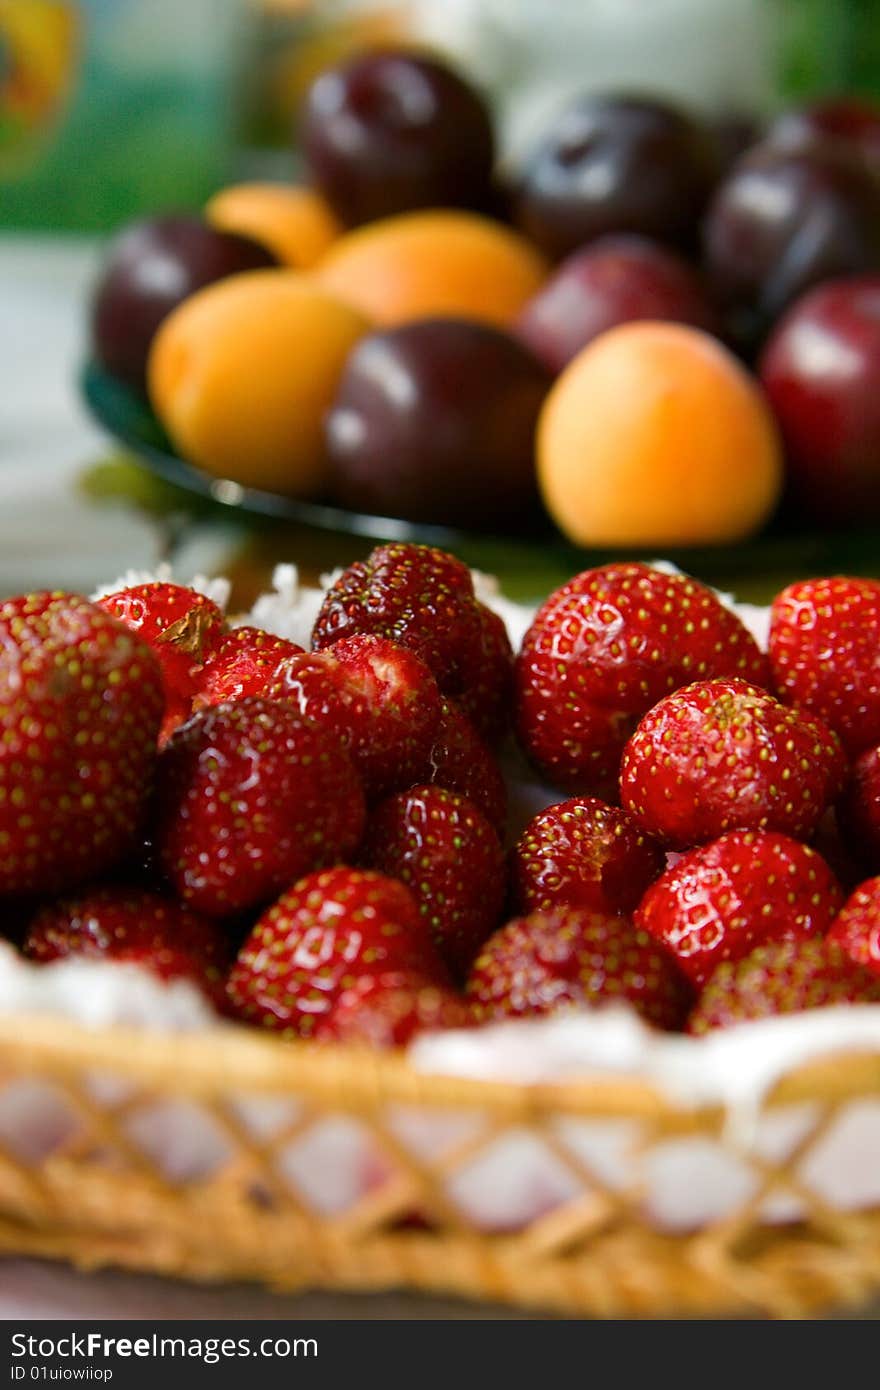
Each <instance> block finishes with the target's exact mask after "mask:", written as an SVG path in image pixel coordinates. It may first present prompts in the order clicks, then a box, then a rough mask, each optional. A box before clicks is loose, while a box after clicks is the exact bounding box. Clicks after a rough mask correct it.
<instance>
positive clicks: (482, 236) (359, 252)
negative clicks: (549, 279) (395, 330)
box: [317, 210, 548, 328]
mask: <svg viewBox="0 0 880 1390" xmlns="http://www.w3.org/2000/svg"><path fill="white" fill-rule="evenodd" d="M547 272H548V267H547V265H546V263H545V261H544V259H543V257H542V256H541V255H540V254H539V252H538V251H536V250H535V249H534V247H533V246H531V245H530V243H529V242H527V241H526V240H525V239H524V238H523V237H521V236H520V235H519V234H518V233H517V232H513V231H510V230H509V228H507V227H502V226H501V224H500V223H498V222H492V221H490V219H489V218H487V217H480V216H478V215H477V214H475V213H468V212H454V211H451V210H439V211H433V210H432V211H428V212H408V213H403V214H401V215H400V216H397V217H386V218H383V219H382V220H381V221H379V222H372V223H370V224H369V225H368V226H365V227H359V228H358V229H357V230H356V231H353V232H348V233H347V234H346V235H345V236H343V237H340V239H339V240H338V241H337V242H335V243H334V245H333V246H332V247H331V248H330V250H329V252H328V253H327V255H326V256H325V257H324V259H323V260H322V261H321V263H320V265H319V266H318V269H317V274H318V276H319V277H320V279H321V282H322V283H323V284H324V285H325V286H326V287H327V289H329V290H331V291H332V292H333V293H334V294H336V295H338V296H339V297H340V298H341V299H344V300H346V301H347V302H348V303H349V304H353V305H354V306H355V307H356V308H358V309H360V310H361V311H362V312H363V313H365V314H366V315H367V316H368V317H369V318H371V319H373V320H374V321H375V322H376V323H377V324H379V325H381V326H382V327H383V328H387V327H393V326H395V325H397V324H401V323H406V322H408V321H409V320H410V319H418V318H428V317H435V316H438V315H446V316H452V317H467V318H471V319H478V320H480V321H481V322H484V323H491V324H494V325H496V326H497V327H501V328H504V327H506V326H508V325H509V324H511V323H512V322H513V321H514V319H515V318H516V317H517V315H518V314H519V312H520V310H521V309H522V307H523V305H524V304H525V303H526V301H527V300H528V299H530V298H531V296H532V295H533V294H534V293H535V291H536V290H537V289H538V287H539V286H540V285H541V284H542V283H543V281H544V279H545V278H546V275H547Z"/></svg>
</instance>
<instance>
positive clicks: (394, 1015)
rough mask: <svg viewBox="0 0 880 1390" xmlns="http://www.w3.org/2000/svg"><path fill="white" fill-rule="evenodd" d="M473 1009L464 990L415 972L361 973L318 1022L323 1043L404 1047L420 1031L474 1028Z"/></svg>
mask: <svg viewBox="0 0 880 1390" xmlns="http://www.w3.org/2000/svg"><path fill="white" fill-rule="evenodd" d="M475 1022H476V1020H475V1018H474V1015H473V1011H472V1009H471V1008H470V1006H469V1005H468V1003H467V1002H466V1000H464V999H463V998H462V997H461V995H460V994H456V993H455V991H454V990H451V989H449V988H447V987H445V986H443V985H438V984H435V983H434V982H433V981H431V980H426V979H425V978H424V976H421V975H418V974H415V973H413V972H407V971H398V972H396V973H386V974H382V975H362V976H361V978H360V979H359V980H358V981H357V983H356V984H354V985H353V986H352V987H351V988H350V989H346V990H344V991H343V993H342V994H341V995H340V996H339V999H338V1000H337V1002H336V1003H335V1004H334V1006H333V1008H332V1010H331V1011H330V1013H329V1014H327V1015H325V1016H324V1018H323V1019H322V1020H321V1022H320V1023H319V1025H318V1027H317V1029H316V1032H315V1037H316V1039H318V1040H320V1041H323V1042H343V1043H368V1044H369V1045H370V1046H372V1047H383V1048H384V1047H405V1046H406V1044H407V1043H408V1042H410V1041H411V1040H412V1038H414V1037H415V1036H416V1034H418V1033H430V1032H437V1031H440V1030H445V1029H448V1028H472V1027H473V1026H474V1024H475Z"/></svg>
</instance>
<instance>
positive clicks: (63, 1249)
mask: <svg viewBox="0 0 880 1390" xmlns="http://www.w3.org/2000/svg"><path fill="white" fill-rule="evenodd" d="M878 1103H880V1055H856V1056H847V1057H845V1058H840V1057H837V1058H833V1059H831V1060H828V1061H823V1062H822V1063H821V1064H820V1063H812V1064H810V1065H809V1066H808V1067H804V1068H801V1069H799V1070H798V1071H797V1072H796V1073H794V1074H791V1075H789V1076H787V1077H785V1078H784V1079H783V1080H782V1081H781V1082H780V1083H779V1084H778V1085H777V1086H776V1087H775V1088H774V1091H773V1093H772V1094H771V1095H770V1096H769V1097H768V1099H767V1106H768V1107H769V1108H770V1110H768V1112H766V1113H768V1114H769V1113H770V1111H772V1108H773V1107H780V1108H781V1107H786V1106H787V1107H793V1106H798V1107H800V1110H801V1113H802V1114H807V1115H808V1116H809V1122H808V1124H807V1125H806V1128H803V1126H802V1132H801V1134H800V1136H799V1138H798V1140H797V1143H796V1144H795V1146H794V1147H793V1148H789V1150H788V1151H787V1152H786V1154H785V1156H784V1158H782V1159H779V1158H777V1159H776V1160H773V1161H771V1160H770V1159H768V1158H766V1157H764V1158H763V1159H762V1158H758V1157H757V1156H756V1154H755V1152H754V1150H753V1149H751V1148H747V1149H744V1148H743V1147H742V1145H741V1143H740V1144H738V1143H737V1141H736V1139H735V1138H734V1137H732V1136H731V1135H730V1134H729V1133H728V1132H727V1130H728V1129H729V1126H727V1128H725V1115H724V1113H723V1112H722V1111H721V1110H720V1109H718V1108H714V1109H700V1110H686V1109H677V1108H675V1107H673V1106H671V1105H670V1104H669V1103H668V1102H667V1101H664V1099H663V1098H662V1096H661V1095H659V1094H658V1093H657V1092H656V1091H654V1090H653V1089H651V1088H650V1087H648V1086H646V1085H644V1084H642V1083H640V1082H638V1081H637V1080H633V1081H631V1082H630V1081H621V1080H614V1081H610V1080H608V1079H607V1078H602V1079H596V1080H595V1081H590V1080H584V1081H578V1082H566V1083H565V1084H560V1085H554V1086H550V1085H542V1086H529V1087H518V1086H511V1085H506V1084H497V1083H487V1082H476V1081H465V1080H460V1079H451V1078H444V1077H438V1076H428V1075H423V1074H420V1073H418V1072H417V1071H415V1070H414V1069H413V1068H412V1066H411V1065H410V1064H409V1063H408V1061H407V1060H406V1058H405V1057H403V1056H398V1055H393V1054H383V1055H379V1054H373V1053H365V1052H361V1051H350V1050H342V1049H336V1048H329V1049H317V1048H309V1047H308V1046H301V1045H297V1044H288V1043H284V1042H281V1041H279V1040H275V1039H271V1038H261V1037H259V1036H255V1035H251V1034H248V1033H245V1032H243V1031H240V1030H238V1029H235V1028H231V1027H230V1028H226V1027H224V1028H220V1029H216V1030H214V1031H212V1032H210V1033H207V1034H205V1033H199V1034H188V1035H176V1036H167V1035H156V1034H145V1033H134V1032H127V1031H122V1030H107V1031H103V1032H101V1031H87V1030H84V1029H81V1028H78V1027H76V1026H74V1025H72V1024H70V1023H68V1022H65V1021H62V1020H60V1019H57V1018H32V1017H17V1018H13V1017H7V1018H3V1019H0V1146H2V1147H0V1248H2V1249H3V1250H5V1251H7V1252H16V1253H21V1254H29V1255H37V1256H43V1257H50V1258H58V1259H64V1260H70V1261H72V1262H74V1263H75V1264H77V1265H79V1266H80V1267H84V1268H94V1267H97V1266H101V1265H116V1266H121V1267H127V1268H129V1269H137V1270H145V1271H146V1270H148V1271H153V1272H160V1273H162V1274H166V1275H177V1276H182V1277H187V1278H190V1279H197V1280H219V1279H249V1280H256V1281H260V1282H262V1283H265V1284H266V1285H268V1286H270V1287H272V1288H275V1289H280V1290H294V1289H303V1288H334V1289H347V1290H377V1289H388V1288H409V1289H420V1290H426V1291H432V1292H435V1293H444V1294H458V1295H462V1296H465V1297H470V1298H485V1299H491V1300H494V1301H508V1302H510V1303H514V1304H518V1305H520V1306H522V1307H528V1308H535V1309H545V1310H549V1311H555V1312H558V1313H563V1314H568V1315H598V1316H602V1317H610V1316H618V1315H631V1316H652V1315H661V1316H662V1315H665V1316H674V1315H676V1314H684V1315H696V1314H716V1315H717V1314H721V1313H724V1314H746V1315H755V1314H758V1313H766V1314H770V1315H774V1316H789V1317H803V1316H807V1315H809V1314H813V1313H816V1312H821V1311H823V1310H825V1309H828V1308H829V1307H831V1306H838V1307H839V1306H845V1305H854V1304H857V1303H860V1302H863V1301H864V1300H866V1299H867V1298H868V1297H870V1296H871V1295H872V1294H873V1293H875V1292H876V1291H877V1290H878V1289H880V1209H873V1210H867V1211H859V1212H857V1213H844V1212H841V1211H838V1210H835V1209H833V1208H832V1206H830V1205H829V1203H828V1202H827V1200H825V1199H823V1197H822V1196H820V1195H818V1194H817V1193H816V1192H815V1191H813V1190H811V1189H810V1187H809V1185H808V1184H807V1183H806V1182H805V1180H804V1177H803V1172H804V1164H805V1160H806V1159H808V1158H809V1155H810V1153H811V1152H812V1151H813V1150H814V1149H815V1147H816V1146H817V1145H819V1144H821V1143H822V1142H823V1139H825V1138H826V1137H827V1135H828V1134H829V1131H830V1130H831V1129H832V1128H833V1126H834V1124H835V1122H836V1120H837V1118H838V1117H839V1116H840V1114H841V1113H842V1111H843V1110H844V1109H845V1108H846V1107H851V1106H852V1105H854V1104H857V1105H865V1104H868V1105H869V1106H873V1105H875V1104H878ZM255 1107H256V1108H255ZM13 1114H14V1115H16V1116H17V1118H16V1122H15V1124H12V1125H11V1124H10V1123H9V1117H10V1116H11V1115H13ZM23 1114H24V1115H25V1116H27V1115H30V1116H31V1117H32V1119H33V1117H35V1116H36V1117H38V1120H37V1124H36V1132H34V1125H33V1124H31V1125H30V1127H29V1126H28V1123H27V1122H25V1123H24V1124H22V1120H21V1117H22V1115H23ZM170 1115H173V1116H174V1117H175V1122H176V1124H177V1129H178V1133H180V1132H186V1133H188V1134H193V1133H196V1134H198V1136H199V1144H198V1145H196V1148H197V1149H198V1152H190V1153H188V1154H185V1155H181V1154H180V1153H178V1154H177V1155H176V1157H171V1158H169V1156H168V1153H167V1152H166V1148H167V1146H166V1145H165V1138H167V1130H168V1121H169V1116H170ZM406 1115H408V1116H410V1118H412V1116H414V1115H415V1116H417V1117H420V1119H419V1123H420V1125H421V1126H422V1142H421V1143H420V1144H418V1145H414V1144H413V1143H411V1142H408V1141H407V1140H406V1138H405V1132H404V1137H403V1138H402V1137H401V1134H402V1131H401V1126H400V1123H399V1121H400V1117H401V1116H406ZM4 1116H5V1117H6V1121H7V1122H6V1125H5V1128H4ZM450 1117H454V1123H452V1124H450ZM582 1121H588V1122H597V1121H600V1122H609V1121H628V1122H631V1123H632V1124H633V1126H634V1133H636V1134H637V1139H636V1140H635V1141H634V1142H635V1146H636V1148H637V1151H638V1152H637V1153H636V1154H635V1157H636V1158H638V1159H639V1160H640V1161H641V1160H645V1159H649V1158H650V1155H651V1154H652V1153H654V1154H656V1153H657V1152H658V1149H659V1147H660V1146H662V1145H664V1144H669V1143H675V1142H678V1141H680V1140H681V1139H682V1138H686V1137H690V1138H695V1137H696V1138H699V1137H701V1136H702V1137H704V1138H705V1139H707V1140H711V1144H712V1147H713V1148H715V1149H716V1151H717V1146H718V1145H719V1144H720V1145H721V1146H723V1148H724V1149H725V1151H732V1152H731V1153H730V1156H731V1157H734V1158H735V1161H736V1162H737V1163H738V1164H741V1165H744V1166H745V1167H746V1168H747V1171H748V1175H749V1183H748V1185H747V1186H748V1191H747V1193H745V1195H744V1196H743V1197H742V1199H741V1200H739V1201H738V1202H737V1203H736V1206H735V1209H733V1210H730V1211H727V1212H726V1213H725V1214H724V1216H723V1218H722V1219H719V1220H714V1221H710V1222H709V1223H708V1224H706V1225H704V1226H703V1227H701V1228H700V1229H695V1230H690V1231H687V1232H684V1233H679V1234H676V1235H672V1234H669V1233H666V1234H664V1233H662V1232H660V1231H658V1230H656V1229H653V1228H652V1226H651V1225H650V1224H649V1222H648V1220H647V1219H646V1215H645V1208H644V1190H643V1186H642V1184H641V1182H640V1181H639V1180H634V1181H632V1182H628V1183H627V1184H626V1185H625V1186H624V1187H621V1186H620V1185H619V1184H617V1183H613V1182H610V1181H609V1178H608V1174H607V1172H606V1173H605V1174H604V1176H603V1174H602V1172H600V1171H597V1168H596V1166H595V1165H591V1164H590V1163H589V1162H587V1161H586V1160H585V1159H584V1157H583V1155H582V1154H580V1155H579V1153H578V1151H577V1149H576V1148H574V1147H572V1146H571V1144H570V1143H569V1142H567V1140H566V1138H565V1135H566V1132H567V1131H566V1126H570V1125H571V1124H572V1122H582ZM432 1122H435V1131H436V1134H439V1133H441V1132H442V1133H443V1134H444V1135H445V1138H444V1139H443V1142H440V1141H439V1139H437V1138H436V1134H435V1139H434V1140H431V1139H430V1134H431V1123H432ZM436 1122H439V1123H440V1129H439V1130H437V1129H436ZM426 1126H427V1128H426ZM340 1127H341V1129H340ZM416 1128H418V1126H417V1127H416ZM355 1129H356V1131H357V1133H358V1134H360V1135H361V1136H362V1137H363V1139H364V1142H365V1143H366V1144H368V1145H369V1147H370V1151H371V1152H372V1153H373V1155H374V1158H375V1155H376V1154H380V1155H381V1162H379V1163H378V1164H376V1163H375V1161H374V1162H373V1167H372V1171H371V1173H370V1176H369V1181H366V1182H364V1183H361V1184H360V1186H359V1187H358V1189H357V1195H356V1196H355V1198H354V1199H353V1200H352V1201H351V1202H350V1203H349V1204H348V1205H347V1206H345V1207H344V1209H341V1210H335V1211H332V1212H331V1211H328V1210H326V1206H325V1209H324V1210H323V1211H322V1210H321V1209H320V1202H318V1204H317V1206H316V1203H315V1201H314V1200H313V1199H312V1198H310V1197H309V1194H308V1192H307V1191H306V1192H304V1191H303V1190H302V1187H301V1185H298V1183H297V1181H291V1180H290V1176H291V1170H290V1162H289V1156H290V1155H291V1154H296V1153H297V1152H298V1153H299V1154H300V1155H305V1156H306V1158H307V1157H308V1153H309V1145H310V1143H311V1142H312V1140H313V1139H314V1138H315V1136H317V1135H318V1134H319V1132H320V1133H321V1135H322V1143H323V1144H324V1147H323V1150H322V1152H324V1153H325V1154H326V1152H327V1148H326V1141H328V1140H330V1142H331V1143H332V1136H333V1134H338V1133H341V1132H342V1131H343V1130H347V1131H349V1134H350V1133H351V1132H353V1131H354V1130H355ZM410 1129H412V1126H410ZM513 1134H515V1135H516V1136H517V1140H518V1142H520V1143H521V1142H522V1141H523V1137H524V1136H525V1137H526V1139H527V1141H528V1142H530V1143H535V1144H540V1145H541V1146H543V1147H542V1152H545V1153H546V1154H548V1155H549V1156H550V1157H551V1158H552V1161H553V1162H554V1163H555V1164H556V1166H557V1169H558V1170H560V1171H564V1173H565V1175H566V1183H565V1187H566V1196H565V1199H564V1200H562V1201H557V1202H556V1203H555V1204H553V1205H551V1206H550V1208H549V1209H544V1210H542V1211H541V1212H539V1213H536V1214H535V1216H534V1219H532V1220H529V1221H527V1222H526V1223H524V1224H523V1225H522V1226H521V1228H519V1229H507V1230H497V1229H496V1230H486V1229H481V1227H480V1223H479V1222H476V1221H474V1220H473V1219H472V1217H469V1216H468V1214H467V1211H466V1209H465V1210H463V1209H462V1205H461V1204H460V1203H459V1202H457V1201H456V1200H455V1197H454V1195H453V1194H454V1193H455V1191H456V1183H457V1181H458V1179H459V1177H460V1175H461V1174H462V1173H463V1172H464V1171H465V1170H466V1169H467V1168H468V1167H470V1168H471V1169H473V1165H474V1164H475V1163H478V1162H479V1161H480V1159H481V1156H482V1155H484V1154H486V1152H487V1151H488V1150H489V1149H490V1148H491V1146H492V1145H494V1144H497V1143H498V1142H499V1141H503V1140H504V1139H505V1138H509V1137H510V1136H511V1135H513ZM426 1137H427V1142H426ZM303 1146H305V1147H303ZM877 1159H878V1160H880V1153H878V1155H877ZM302 1171H303V1168H302V1164H300V1176H301V1174H302ZM634 1171H635V1172H638V1171H639V1168H638V1164H637V1165H636V1168H635V1169H634ZM780 1192H782V1193H783V1194H784V1195H785V1197H786V1200H789V1201H794V1202H796V1203H797V1208H798V1216H797V1219H796V1220H792V1219H788V1220H787V1221H786V1222H785V1223H784V1224H781V1223H780V1222H779V1220H778V1219H777V1220H776V1222H775V1224H768V1222H767V1221H766V1219H765V1216H764V1213H765V1211H766V1209H767V1208H766V1204H767V1201H768V1198H769V1197H770V1195H771V1194H775V1195H776V1197H777V1198H778V1196H779V1194H780Z"/></svg>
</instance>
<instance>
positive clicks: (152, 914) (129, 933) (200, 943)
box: [22, 888, 229, 1004]
mask: <svg viewBox="0 0 880 1390" xmlns="http://www.w3.org/2000/svg"><path fill="white" fill-rule="evenodd" d="M22 949H23V951H24V953H25V955H26V956H30V957H31V959H32V960H36V961H41V962H43V963H46V962H48V961H53V960H60V959H62V958H63V957H65V956H96V957H103V958H104V959H106V960H119V961H128V962H130V963H131V964H133V965H141V966H143V967H144V968H145V969H147V970H151V971H152V972H153V974H154V975H158V976H159V978H160V979H162V980H175V979H186V980H191V981H193V982H194V983H195V984H197V985H199V987H200V988H201V989H203V990H204V992H205V993H206V994H207V995H208V996H209V997H210V998H211V999H213V1000H214V1002H215V1003H218V1004H219V1003H220V1002H221V1001H222V1000H223V999H224V997H225V990H224V979H225V974H226V967H227V965H228V955H229V950H228V944H227V941H226V939H225V937H224V935H223V933H222V932H220V931H218V929H217V926H216V924H215V923H214V922H209V921H207V920H206V919H205V918H202V917H198V916H197V915H196V914H195V913H194V912H190V911H189V909H187V908H185V907H181V906H180V904H179V903H175V902H172V901H171V900H170V899H168V898H163V897H161V896H160V895H159V894H158V893H149V892H144V891H142V890H139V889H129V888H97V889H94V890H92V891H91V892H88V893H84V894H82V895H81V896H79V897H76V898H66V899H63V900H62V901H60V902H55V903H52V904H51V905H50V906H48V907H44V908H42V910H41V911H40V912H38V913H37V915H36V917H34V919H33V921H32V922H31V924H30V926H29V928H28V930H27V932H26V934H25V938H24V943H23V947H22Z"/></svg>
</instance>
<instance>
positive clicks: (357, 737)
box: [317, 634, 440, 797]
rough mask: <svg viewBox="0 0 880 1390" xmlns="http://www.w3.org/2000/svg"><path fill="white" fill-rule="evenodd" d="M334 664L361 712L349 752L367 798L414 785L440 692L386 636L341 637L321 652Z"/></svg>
mask: <svg viewBox="0 0 880 1390" xmlns="http://www.w3.org/2000/svg"><path fill="white" fill-rule="evenodd" d="M317 655H324V656H329V657H332V658H333V659H334V660H335V661H336V662H337V663H338V665H339V668H340V670H341V671H342V672H343V673H344V675H345V677H346V679H347V680H348V682H349V684H350V685H351V686H352V687H353V688H354V690H355V691H356V692H357V697H358V710H359V711H363V714H362V717H360V716H359V718H358V721H357V723H356V724H355V726H354V728H353V734H352V742H351V754H352V758H353V760H354V762H355V765H356V766H357V769H358V771H359V772H360V774H361V777H362V778H363V780H364V785H365V786H366V788H367V791H368V794H369V795H370V797H378V796H383V795H385V794H386V793H387V792H392V791H397V790H399V789H400V788H402V787H406V786H409V785H410V784H411V783H412V782H415V781H416V780H417V779H418V778H419V776H420V775H421V773H422V772H423V770H424V767H425V763H426V761H427V759H428V756H429V754H430V751H431V748H432V746H433V744H434V740H435V738H436V736H437V731H438V727H439V724H440V692H439V690H438V689H437V682H436V681H435V679H434V677H433V676H432V674H431V672H430V671H429V670H428V667H427V666H426V665H425V663H424V661H422V660H421V658H420V657H418V656H416V654H415V652H412V651H409V650H408V649H407V648H406V647H402V646H401V645H400V644H399V643H397V642H390V641H389V640H388V639H387V638H386V637H376V636H373V635H370V634H365V635H363V636H357V637H344V638H343V639H342V640H341V641H339V642H335V643H334V644H333V646H332V647H330V648H328V650H327V651H326V652H324V653H318V654H317Z"/></svg>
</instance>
